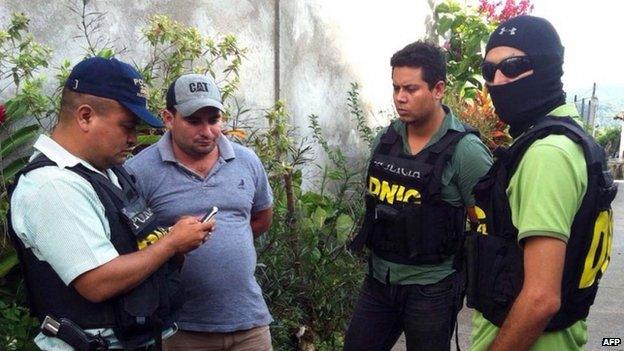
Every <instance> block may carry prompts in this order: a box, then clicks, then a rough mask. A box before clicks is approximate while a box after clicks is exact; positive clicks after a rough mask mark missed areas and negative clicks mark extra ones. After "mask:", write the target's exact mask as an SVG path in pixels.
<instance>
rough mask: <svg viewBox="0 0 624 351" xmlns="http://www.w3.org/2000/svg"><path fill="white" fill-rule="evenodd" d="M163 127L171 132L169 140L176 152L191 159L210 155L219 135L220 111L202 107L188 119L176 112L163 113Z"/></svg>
mask: <svg viewBox="0 0 624 351" xmlns="http://www.w3.org/2000/svg"><path fill="white" fill-rule="evenodd" d="M163 116H164V118H165V125H166V126H167V128H168V129H169V130H170V131H171V139H172V141H173V143H174V144H175V145H174V146H175V147H177V149H178V150H180V151H182V152H183V153H185V154H186V155H187V156H190V157H193V158H201V157H203V156H205V155H208V154H209V153H211V152H212V151H213V150H214V149H215V147H216V146H217V138H218V137H219V136H220V135H221V111H219V110H218V109H217V108H214V107H203V108H201V109H199V110H197V111H196V112H195V113H193V114H192V115H190V116H188V117H183V116H181V115H180V113H179V112H177V111H176V113H175V116H174V115H172V114H171V112H169V111H165V112H164V113H163Z"/></svg>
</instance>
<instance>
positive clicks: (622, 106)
mask: <svg viewBox="0 0 624 351" xmlns="http://www.w3.org/2000/svg"><path fill="white" fill-rule="evenodd" d="M591 93H592V87H591V86H589V87H586V88H577V89H571V90H569V91H568V101H572V100H574V95H576V96H577V101H580V100H581V99H582V98H585V106H586V107H585V108H586V113H587V101H588V100H589V98H590V97H591ZM596 96H597V97H598V110H597V111H596V115H597V116H596V121H597V124H598V126H613V125H617V124H618V123H620V122H618V121H617V120H614V119H613V117H614V116H615V115H616V114H617V113H619V112H622V111H624V85H603V86H601V85H600V84H597V85H596ZM578 106H579V110H580V103H579V104H578ZM579 112H580V111H579Z"/></svg>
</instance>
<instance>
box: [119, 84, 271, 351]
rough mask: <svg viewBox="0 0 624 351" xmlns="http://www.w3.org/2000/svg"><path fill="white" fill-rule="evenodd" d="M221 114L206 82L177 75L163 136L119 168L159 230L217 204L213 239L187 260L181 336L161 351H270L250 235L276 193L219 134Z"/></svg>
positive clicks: (254, 162) (250, 159) (258, 167)
mask: <svg viewBox="0 0 624 351" xmlns="http://www.w3.org/2000/svg"><path fill="white" fill-rule="evenodd" d="M222 111H223V105H222V103H221V94H220V92H219V90H218V88H217V86H216V85H215V83H214V81H213V79H212V78H211V77H209V76H203V75H198V74H188V75H183V76H181V77H179V78H178V79H177V80H176V81H174V82H173V83H172V84H171V86H170V87H169V91H168V92H167V108H166V109H165V110H163V112H162V116H163V119H164V120H165V125H166V127H167V129H168V131H167V132H166V133H165V134H164V135H163V137H162V138H161V139H160V141H159V142H158V143H156V144H154V145H151V146H150V147H148V148H146V149H145V150H143V151H142V152H141V153H139V154H138V155H136V156H135V157H133V158H132V159H130V160H129V161H128V162H126V164H125V166H126V168H127V169H128V171H129V172H130V173H132V174H134V175H136V176H137V177H136V178H137V179H138V187H139V191H141V192H142V194H143V195H144V196H145V198H146V199H147V201H148V204H149V206H150V207H151V208H152V209H153V210H154V211H155V213H156V214H157V218H159V219H160V220H161V223H160V224H161V225H162V226H168V225H170V224H171V223H174V222H175V221H176V220H177V219H178V218H179V217H180V216H181V215H183V214H189V213H190V214H195V215H202V214H203V213H205V212H207V211H209V210H210V209H211V208H212V207H213V206H216V207H218V208H219V213H218V214H217V217H216V218H217V225H216V229H215V231H214V233H213V234H212V236H211V238H210V240H208V242H207V243H206V244H204V245H203V246H201V247H200V248H199V249H197V250H195V251H194V252H192V253H190V254H188V255H187V256H186V262H185V264H184V267H183V268H182V283H183V286H184V289H185V293H186V302H185V304H184V307H183V308H182V311H181V312H180V315H179V317H178V318H177V319H176V320H177V324H178V326H179V328H180V332H178V333H177V334H176V335H175V336H174V337H172V338H171V339H170V340H168V341H167V343H166V344H165V349H166V350H188V349H193V350H254V351H255V350H271V349H272V347H271V335H270V332H269V327H268V325H269V323H271V321H272V318H271V315H270V314H269V311H268V308H267V306H266V303H265V301H264V299H263V297H262V291H261V290H260V286H259V285H258V283H257V282H256V279H255V277H254V271H255V267H256V252H255V249H254V243H253V239H254V237H255V236H258V235H260V234H261V233H264V232H266V231H267V230H268V229H269V227H270V224H271V217H272V203H273V196H272V193H271V188H270V186H269V183H268V179H267V175H266V172H265V170H264V168H263V167H262V164H261V162H260V160H259V158H258V157H257V156H256V154H255V153H254V152H253V151H252V150H250V149H248V148H246V147H244V146H241V145H239V144H236V143H232V142H230V141H229V140H228V139H227V138H226V137H225V136H224V135H223V134H222V133H221V113H222ZM147 175H149V177H147Z"/></svg>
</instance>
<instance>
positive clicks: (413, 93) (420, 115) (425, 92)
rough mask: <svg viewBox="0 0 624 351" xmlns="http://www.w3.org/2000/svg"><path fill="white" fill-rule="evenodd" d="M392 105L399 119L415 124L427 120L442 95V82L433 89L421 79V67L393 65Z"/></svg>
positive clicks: (432, 113)
mask: <svg viewBox="0 0 624 351" xmlns="http://www.w3.org/2000/svg"><path fill="white" fill-rule="evenodd" d="M392 86H393V89H394V92H393V98H394V106H395V107H396V110H397V113H398V114H399V118H400V119H401V121H403V122H405V123H414V124H417V125H420V124H423V123H425V122H426V121H428V120H429V119H430V118H431V117H432V116H433V115H434V112H435V109H436V108H437V106H438V102H439V101H440V100H441V99H442V97H443V96H444V82H442V81H439V82H438V83H437V84H436V85H435V86H434V87H433V89H429V86H428V85H427V82H425V81H424V80H423V79H422V69H421V68H413V67H395V68H394V69H393V70H392Z"/></svg>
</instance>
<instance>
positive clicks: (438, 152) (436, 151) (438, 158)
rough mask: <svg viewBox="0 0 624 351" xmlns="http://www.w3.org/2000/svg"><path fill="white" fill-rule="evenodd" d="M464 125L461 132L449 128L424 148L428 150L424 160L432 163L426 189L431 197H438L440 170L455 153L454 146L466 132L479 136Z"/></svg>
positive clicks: (440, 183)
mask: <svg viewBox="0 0 624 351" xmlns="http://www.w3.org/2000/svg"><path fill="white" fill-rule="evenodd" d="M464 127H465V129H466V130H465V131H463V132H460V131H457V130H454V129H449V130H448V131H447V132H446V134H444V136H443V137H442V138H441V139H440V140H438V142H437V143H435V144H433V145H431V146H429V147H428V148H427V149H426V152H428V154H427V157H426V162H427V163H428V164H431V165H433V173H432V176H431V181H430V182H429V189H428V191H427V194H429V197H430V198H431V199H440V192H441V189H442V172H444V168H445V167H446V164H447V163H448V161H449V160H450V159H451V157H452V156H453V154H454V153H455V147H456V146H457V144H458V143H459V141H460V140H462V139H463V138H464V137H465V136H466V135H468V134H475V135H477V136H479V132H478V131H477V130H476V129H475V128H473V127H471V126H469V125H466V124H464ZM423 151H425V150H423Z"/></svg>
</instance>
